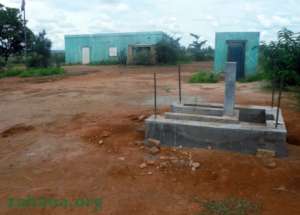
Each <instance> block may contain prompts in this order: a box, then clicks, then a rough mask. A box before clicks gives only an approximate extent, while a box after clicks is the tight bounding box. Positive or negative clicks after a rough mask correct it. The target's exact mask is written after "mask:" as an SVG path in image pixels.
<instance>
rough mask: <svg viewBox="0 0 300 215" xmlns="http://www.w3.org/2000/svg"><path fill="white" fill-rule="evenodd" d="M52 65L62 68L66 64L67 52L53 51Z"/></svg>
mask: <svg viewBox="0 0 300 215" xmlns="http://www.w3.org/2000/svg"><path fill="white" fill-rule="evenodd" d="M51 63H52V64H53V65H54V66H56V67H60V66H61V65H62V64H64V63H65V52H64V51H53V52H52V53H51Z"/></svg>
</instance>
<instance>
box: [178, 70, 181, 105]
mask: <svg viewBox="0 0 300 215" xmlns="http://www.w3.org/2000/svg"><path fill="white" fill-rule="evenodd" d="M178 88H179V103H180V104H181V65H180V64H179V65H178Z"/></svg>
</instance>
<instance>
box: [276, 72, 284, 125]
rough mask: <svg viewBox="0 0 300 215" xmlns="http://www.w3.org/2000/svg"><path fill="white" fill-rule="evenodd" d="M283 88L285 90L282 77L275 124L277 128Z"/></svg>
mask: <svg viewBox="0 0 300 215" xmlns="http://www.w3.org/2000/svg"><path fill="white" fill-rule="evenodd" d="M282 88H283V77H281V79H280V87H279V95H278V102H277V113H276V124H275V128H277V127H278V120H279V109H280V102H281V94H282Z"/></svg>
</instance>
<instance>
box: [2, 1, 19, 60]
mask: <svg viewBox="0 0 300 215" xmlns="http://www.w3.org/2000/svg"><path fill="white" fill-rule="evenodd" d="M23 41H24V28H23V23H22V17H21V13H20V11H19V10H18V9H15V8H9V7H4V6H3V5H2V4H0V57H2V58H3V61H4V64H6V63H7V61H8V58H9V56H10V55H12V54H17V53H20V52H22V50H23V48H24V44H23Z"/></svg>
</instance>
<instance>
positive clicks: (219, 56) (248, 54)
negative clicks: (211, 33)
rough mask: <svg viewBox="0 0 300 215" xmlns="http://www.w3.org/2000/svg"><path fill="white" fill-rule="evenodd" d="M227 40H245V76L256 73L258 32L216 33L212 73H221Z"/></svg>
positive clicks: (226, 49)
mask: <svg viewBox="0 0 300 215" xmlns="http://www.w3.org/2000/svg"><path fill="white" fill-rule="evenodd" d="M227 40H245V41H246V46H245V75H246V76H247V75H250V74H253V73H255V72H256V67H257V62H258V51H259V32H217V33H216V39H215V59H214V71H215V72H223V71H224V66H225V63H226V61H227V52H228V45H227V43H226V41H227Z"/></svg>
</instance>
